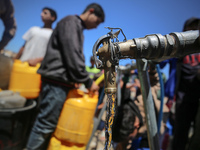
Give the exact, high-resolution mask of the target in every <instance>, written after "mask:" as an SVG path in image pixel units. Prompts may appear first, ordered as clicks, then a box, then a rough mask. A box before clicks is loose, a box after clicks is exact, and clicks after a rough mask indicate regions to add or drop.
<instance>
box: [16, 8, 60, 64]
mask: <svg viewBox="0 0 200 150" xmlns="http://www.w3.org/2000/svg"><path fill="white" fill-rule="evenodd" d="M41 18H42V21H43V22H44V26H43V27H42V28H41V27H37V26H34V27H31V28H30V29H29V30H28V31H27V32H26V33H25V34H24V35H23V37H22V38H23V39H24V40H25V41H26V42H25V44H24V45H23V46H22V47H21V49H20V51H19V52H18V54H17V56H16V59H20V60H21V61H23V62H24V61H27V62H28V63H29V65H30V66H35V65H36V64H37V63H40V62H41V61H42V60H43V58H44V56H45V53H46V48H47V44H48V41H49V38H50V37H51V34H52V32H53V30H52V24H53V22H54V21H55V20H56V18H57V15H56V12H55V11H54V10H53V9H51V8H47V7H45V8H43V10H42V13H41Z"/></svg>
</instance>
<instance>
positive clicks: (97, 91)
mask: <svg viewBox="0 0 200 150" xmlns="http://www.w3.org/2000/svg"><path fill="white" fill-rule="evenodd" d="M88 90H89V93H90V92H92V93H94V94H98V93H99V86H98V85H97V84H96V83H95V82H94V81H93V83H92V86H91V87H90V89H88Z"/></svg>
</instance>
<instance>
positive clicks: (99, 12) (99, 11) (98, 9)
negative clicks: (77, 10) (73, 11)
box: [82, 3, 105, 22]
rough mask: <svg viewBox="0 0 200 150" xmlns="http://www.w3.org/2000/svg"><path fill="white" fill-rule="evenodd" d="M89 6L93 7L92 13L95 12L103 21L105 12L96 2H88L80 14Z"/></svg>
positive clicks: (89, 7)
mask: <svg viewBox="0 0 200 150" xmlns="http://www.w3.org/2000/svg"><path fill="white" fill-rule="evenodd" d="M91 8H94V14H95V15H96V16H97V17H99V18H101V19H102V22H104V20H105V14H104V11H103V8H102V7H101V6H100V5H99V4H97V3H92V4H89V5H88V6H87V7H86V8H85V10H84V11H83V13H82V14H84V13H85V12H86V11H88V10H89V9H91Z"/></svg>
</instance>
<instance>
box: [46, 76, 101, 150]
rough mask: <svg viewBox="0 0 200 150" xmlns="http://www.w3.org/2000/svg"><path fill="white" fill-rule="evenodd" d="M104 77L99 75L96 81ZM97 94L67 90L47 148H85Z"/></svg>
mask: <svg viewBox="0 0 200 150" xmlns="http://www.w3.org/2000/svg"><path fill="white" fill-rule="evenodd" d="M103 79H104V76H103V75H102V76H100V77H99V78H98V79H97V80H96V83H97V84H99V83H100V82H101V81H102V80H103ZM97 102H98V95H95V94H93V95H90V94H88V93H84V92H83V91H81V90H80V89H72V90H70V91H69V93H68V96H67V99H66V101H65V103H64V106H63V109H62V112H61V114H60V117H59V120H58V124H57V127H56V129H55V131H54V133H53V136H52V137H51V140H50V144H49V147H48V150H85V148H86V145H87V143H88V141H89V138H90V135H91V133H92V129H93V117H94V113H95V110H96V106H97Z"/></svg>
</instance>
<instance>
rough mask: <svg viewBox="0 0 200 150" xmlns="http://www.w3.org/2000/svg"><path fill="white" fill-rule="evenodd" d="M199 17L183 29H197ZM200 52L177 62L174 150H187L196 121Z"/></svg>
mask: <svg viewBox="0 0 200 150" xmlns="http://www.w3.org/2000/svg"><path fill="white" fill-rule="evenodd" d="M199 23H200V19H199V18H193V17H192V18H190V19H188V20H187V21H186V22H185V25H184V28H183V31H189V30H197V29H198V25H199ZM199 70H200V53H196V54H190V55H186V56H185V57H183V58H182V59H180V60H179V61H178V62H177V79H178V82H177V91H176V113H175V122H174V138H173V146H172V149H173V150H185V148H186V145H187V143H188V133H189V129H190V127H191V123H192V122H194V120H195V116H196V114H197V110H198V103H199V98H200V93H199V88H200V79H199V78H198V77H199V75H200V71H199Z"/></svg>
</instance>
